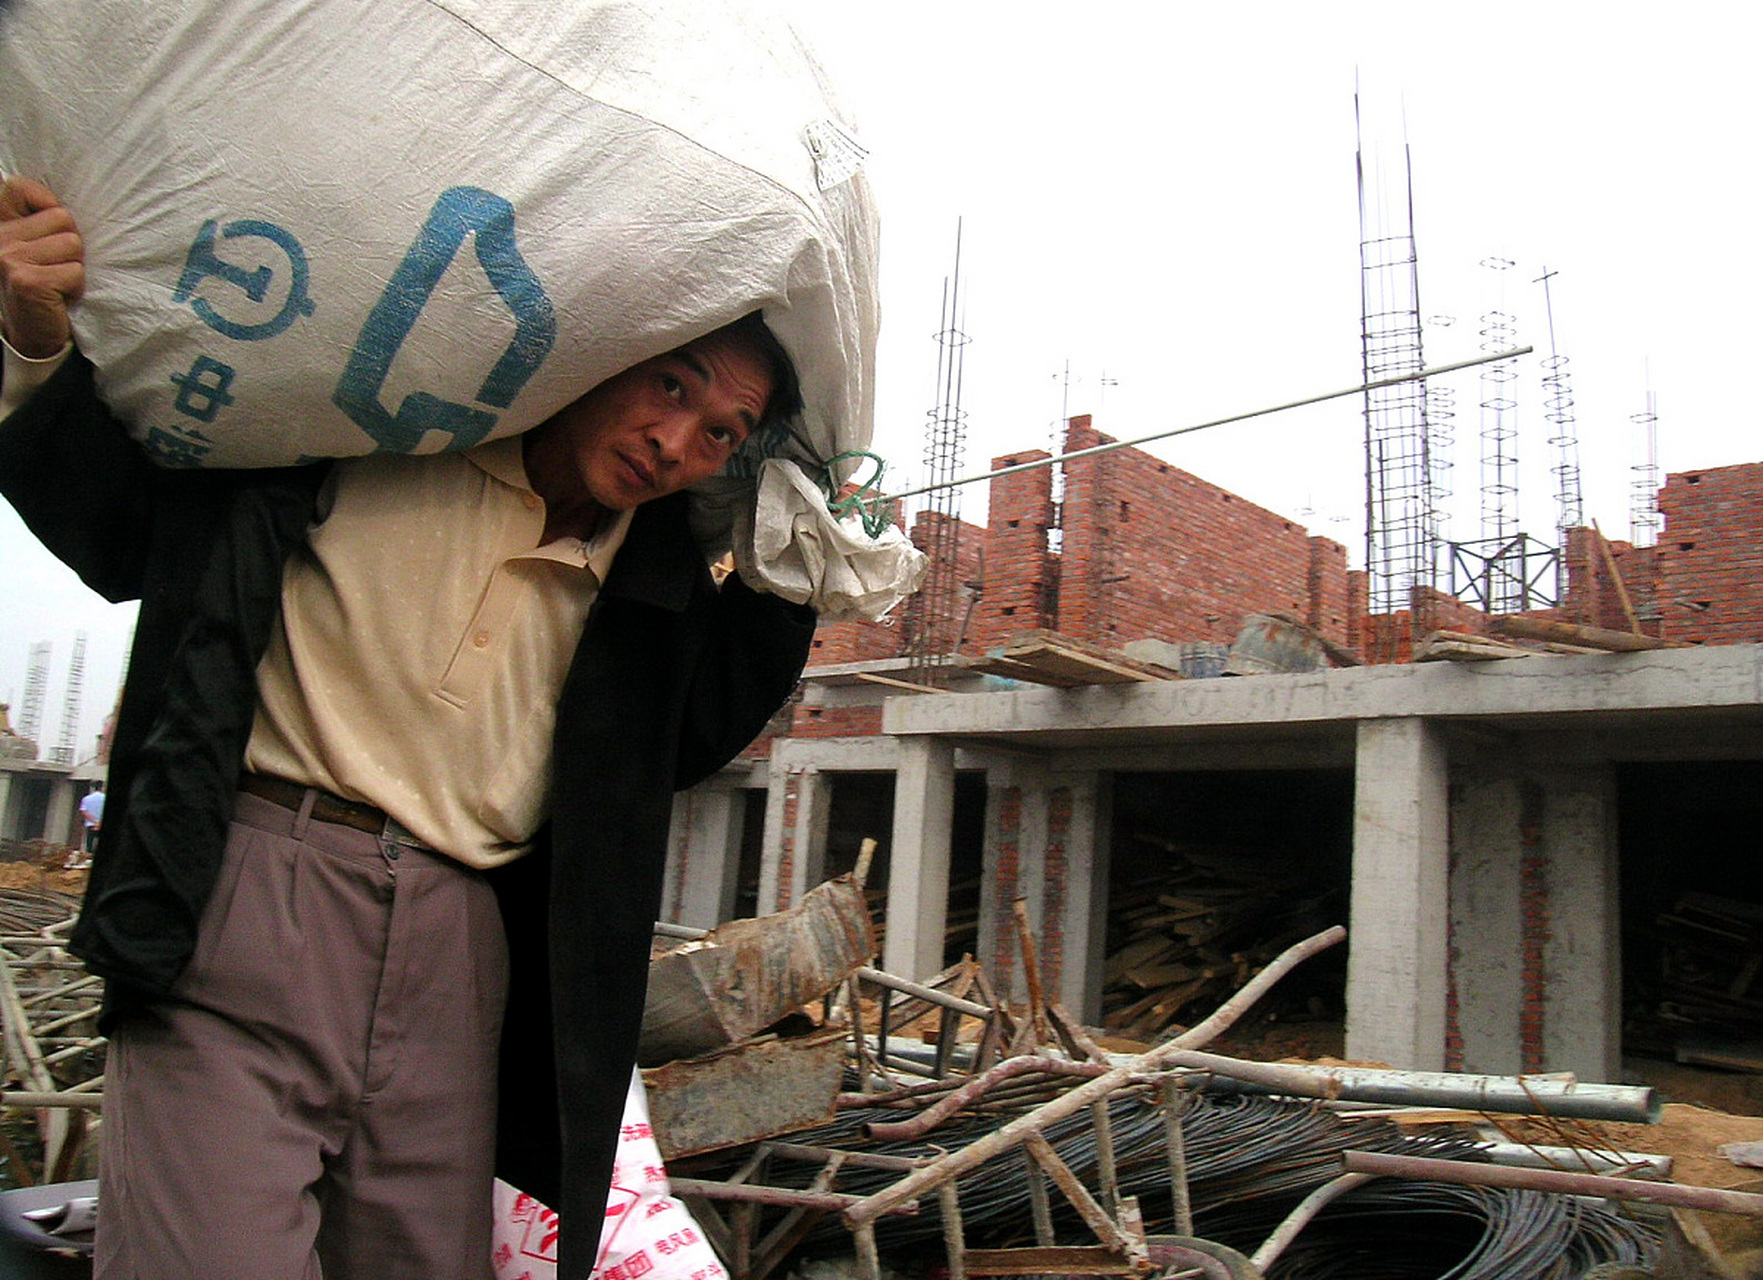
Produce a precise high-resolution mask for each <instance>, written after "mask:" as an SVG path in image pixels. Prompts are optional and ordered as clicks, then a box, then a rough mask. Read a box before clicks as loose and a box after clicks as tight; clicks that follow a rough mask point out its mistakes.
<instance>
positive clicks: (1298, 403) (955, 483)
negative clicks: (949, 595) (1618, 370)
mask: <svg viewBox="0 0 1763 1280" xmlns="http://www.w3.org/2000/svg"><path fill="white" fill-rule="evenodd" d="M1533 350H1535V348H1534V347H1514V348H1512V350H1510V351H1501V352H1499V353H1498V354H1495V355H1486V356H1477V357H1476V358H1475V359H1473V360H1459V361H1457V362H1456V363H1455V364H1441V365H1438V366H1437V367H1435V368H1432V369H1421V370H1418V371H1417V372H1414V373H1404V374H1399V375H1397V376H1395V377H1390V378H1379V379H1377V380H1376V381H1375V382H1365V383H1361V384H1360V385H1359V386H1356V387H1347V388H1345V389H1344V390H1341V391H1325V392H1323V393H1322V394H1321V395H1315V396H1305V397H1304V398H1303V399H1302V400H1288V401H1286V402H1285V403H1284V404H1276V405H1270V406H1269V407H1267V408H1265V409H1251V410H1249V411H1248V412H1247V413H1233V414H1231V415H1230V416H1229V417H1228V418H1214V419H1212V421H1210V422H1200V423H1196V424H1195V425H1193V426H1191V427H1173V428H1171V429H1170V430H1168V431H1153V432H1151V433H1150V434H1149V435H1143V436H1135V437H1134V438H1133V439H1131V440H1116V441H1110V442H1109V443H1108V444H1098V445H1092V446H1091V447H1089V448H1088V449H1077V450H1074V451H1073V452H1071V453H1062V454H1059V455H1058V456H1056V457H1052V458H1037V459H1035V460H1034V461H1033V462H1019V463H1017V464H1016V465H1015V466H1010V467H1000V468H999V469H998V470H996V471H986V472H982V473H981V474H979V475H973V476H966V477H963V478H962V479H960V480H945V481H942V482H941V483H939V484H927V485H921V486H920V487H919V488H917V489H907V490H904V491H903V492H900V493H890V494H883V495H881V500H882V501H886V502H896V501H898V500H900V499H901V498H916V497H918V496H919V495H920V494H925V493H934V492H936V491H937V490H939V489H958V488H960V487H961V486H962V485H965V484H978V483H979V482H980V481H981V480H994V479H996V478H998V477H999V476H1013V475H1015V474H1016V473H1017V472H1019V471H1033V470H1036V469H1037V468H1040V467H1052V466H1057V465H1059V464H1060V463H1063V462H1075V461H1076V460H1077V459H1079V458H1092V457H1094V456H1095V455H1097V454H1099V453H1109V452H1112V451H1113V450H1115V449H1133V448H1137V447H1138V446H1139V445H1141V444H1149V443H1150V442H1151V441H1153V440H1167V439H1170V438H1171V437H1173V436H1185V435H1191V434H1192V433H1193V432H1195V431H1205V430H1208V429H1209V428H1211V427H1222V426H1226V425H1228V424H1230V423H1232V422H1247V421H1248V420H1249V419H1250V418H1265V417H1267V416H1268V415H1269V414H1275V413H1283V412H1284V411H1285V410H1287V409H1302V408H1304V407H1306V406H1307V405H1313V404H1322V403H1323V402H1325V401H1328V400H1340V399H1343V398H1344V397H1346V396H1358V395H1364V394H1365V393H1366V392H1367V391H1376V390H1379V389H1380V388H1383V387H1394V386H1399V385H1401V384H1402V383H1404V382H1420V381H1422V380H1424V379H1426V378H1436V377H1438V376H1440V375H1441V374H1446V373H1456V372H1457V371H1458V370H1460V369H1471V368H1474V367H1475V366H1476V365H1479V364H1489V363H1492V362H1494V361H1497V360H1510V359H1512V358H1514V357H1516V356H1527V355H1529V354H1530V353H1531V352H1532V351H1533Z"/></svg>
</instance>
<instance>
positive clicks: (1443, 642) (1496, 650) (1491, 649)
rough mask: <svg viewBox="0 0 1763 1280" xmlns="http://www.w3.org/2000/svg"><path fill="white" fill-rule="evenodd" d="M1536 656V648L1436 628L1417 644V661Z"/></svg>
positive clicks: (1477, 660) (1476, 660)
mask: <svg viewBox="0 0 1763 1280" xmlns="http://www.w3.org/2000/svg"><path fill="white" fill-rule="evenodd" d="M1534 656H1536V650H1534V649H1525V648H1522V647H1520V646H1518V645H1515V644H1505V643H1503V642H1501V641H1499V640H1490V639H1487V638H1485V637H1482V636H1460V635H1456V634H1453V633H1452V632H1448V631H1435V632H1433V633H1432V634H1431V635H1429V636H1427V637H1426V639H1424V640H1422V641H1421V642H1420V643H1419V644H1417V645H1415V646H1414V661H1416V662H1488V661H1490V660H1494V659H1499V658H1529V657H1534Z"/></svg>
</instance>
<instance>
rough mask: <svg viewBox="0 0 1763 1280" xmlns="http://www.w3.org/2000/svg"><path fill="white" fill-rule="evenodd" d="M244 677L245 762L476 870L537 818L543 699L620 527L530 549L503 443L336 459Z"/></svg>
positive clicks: (511, 458) (518, 482)
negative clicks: (273, 617) (315, 519)
mask: <svg viewBox="0 0 1763 1280" xmlns="http://www.w3.org/2000/svg"><path fill="white" fill-rule="evenodd" d="M331 486H332V487H331V490H330V492H329V495H328V496H329V504H328V508H329V509H328V514H326V515H325V517H324V519H323V521H322V522H321V523H320V524H319V525H318V526H317V527H316V528H315V529H314V530H313V531H312V534H311V536H310V539H309V541H308V544H307V546H306V547H305V548H304V549H303V550H301V551H300V552H298V553H296V555H295V557H294V558H293V560H292V561H291V562H290V564H289V566H288V570H287V573H286V576H285V578H284V580H283V585H282V611H281V617H280V619H279V621H278V623H277V625H276V629H275V631H274V633H273V634H272V636H271V639H270V645H269V649H268V651H267V652H266V653H265V655H264V658H263V661H262V663H261V665H260V666H259V668H258V673H257V684H258V694H259V703H258V710H257V719H256V723H255V725H254V726H253V728H252V732H251V741H250V744H249V746H248V747H247V749H246V752H245V767H246V768H247V769H249V770H251V771H253V772H257V773H268V774H274V775H276V776H277V777H281V778H286V779H289V780H290V781H293V782H298V783H301V784H303V785H305V786H312V787H320V788H322V789H324V790H326V791H330V792H333V793H335V794H336V795H340V796H344V797H346V798H348V799H351V800H361V801H365V802H367V803H369V804H373V805H377V806H378V807H380V808H382V809H384V810H385V811H386V812H387V813H389V814H391V815H392V816H393V817H395V818H396V819H398V821H399V822H401V823H403V824H404V825H405V826H406V827H408V828H409V829H410V831H411V832H412V833H413V834H415V835H416V836H417V837H419V838H420V839H422V840H423V841H424V842H426V843H428V844H430V845H433V846H434V847H435V848H436V849H439V850H441V851H442V852H444V853H447V854H449V855H451V856H453V857H455V858H458V859H459V860H460V861H461V862H464V863H467V864H468V865H470V866H474V867H480V868H487V867H492V866H496V865H499V864H501V863H504V862H507V861H510V860H511V859H513V858H515V857H518V856H519V855H520V854H522V853H524V852H525V851H526V848H527V846H528V844H529V842H530V841H531V839H532V836H533V833H534V831H535V830H536V829H537V827H538V826H539V824H540V822H541V821H543V819H544V816H545V801H546V796H547V793H548V790H549V784H550V778H551V772H550V760H551V734H552V728H553V725H554V724H555V720H556V707H557V700H558V697H559V695H560V693H561V691H562V688H563V680H564V677H565V675H566V674H567V673H568V670H569V664H570V660H571V658H572V657H573V656H574V653H575V648H576V641H577V639H578V638H579V637H580V635H581V630H582V624H583V622H584V621H585V620H586V618H587V614H588V609H589V608H590V607H591V606H592V604H593V602H594V597H595V596H596V594H597V593H598V592H599V588H600V584H601V582H602V581H603V580H604V578H605V575H606V572H607V570H608V568H609V567H610V566H611V563H612V558H613V556H614V554H615V553H616V552H617V550H618V547H619V546H620V544H622V543H623V541H624V536H625V533H626V531H627V530H628V529H629V527H630V514H629V513H628V512H626V513H624V515H623V516H621V517H620V518H619V519H618V520H617V521H616V522H615V523H614V524H613V525H612V526H611V527H610V528H608V529H607V530H605V531H604V532H603V533H601V534H600V535H599V536H597V537H596V538H595V539H593V540H592V541H591V542H582V541H581V540H579V539H575V538H564V539H560V540H558V541H556V542H552V543H550V544H549V545H547V546H539V545H538V544H539V539H540V537H541V534H542V531H543V529H544V524H545V504H544V501H543V500H542V499H541V498H540V497H539V496H538V495H537V494H536V493H534V492H533V490H532V487H531V486H530V485H529V484H528V483H527V479H526V468H525V466H524V464H523V462H522V459H521V446H520V441H519V439H518V438H511V439H505V440H498V441H492V442H491V443H489V444H485V445H480V446H478V447H477V448H475V449H470V450H467V451H465V452H461V453H439V454H430V455H426V456H423V457H403V456H388V455H376V456H373V457H367V458H354V459H349V460H346V461H343V462H339V463H338V464H337V465H336V467H335V468H334V470H333V472H332V480H331Z"/></svg>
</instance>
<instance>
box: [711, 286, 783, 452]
mask: <svg viewBox="0 0 1763 1280" xmlns="http://www.w3.org/2000/svg"><path fill="white" fill-rule="evenodd" d="M719 332H722V333H726V334H729V335H731V336H733V337H737V338H740V339H742V340H743V341H745V342H749V343H751V344H752V345H753V347H754V348H755V349H756V350H757V351H758V352H759V355H760V358H761V359H763V360H764V361H765V363H766V364H767V365H768V366H769V367H770V370H771V396H770V398H769V399H767V400H766V402H765V412H764V414H762V415H761V416H760V419H759V430H764V429H765V428H768V427H778V426H781V425H782V424H783V423H784V422H786V421H787V420H788V419H790V418H793V417H795V416H796V415H797V414H798V413H800V412H802V383H801V380H800V379H799V378H797V377H796V366H795V363H794V362H793V361H792V360H791V359H790V353H789V352H787V351H785V350H784V344H783V343H781V342H779V341H778V340H777V335H776V334H774V333H773V332H772V331H771V329H770V327H769V326H767V325H766V323H765V318H764V316H763V315H761V314H760V313H759V312H757V311H749V312H748V313H747V314H746V315H744V316H742V317H741V318H740V319H739V320H736V321H735V322H734V323H732V324H728V325H724V326H723V327H722V329H721V330H720V331H719ZM754 434H755V435H757V434H758V431H755V432H754Z"/></svg>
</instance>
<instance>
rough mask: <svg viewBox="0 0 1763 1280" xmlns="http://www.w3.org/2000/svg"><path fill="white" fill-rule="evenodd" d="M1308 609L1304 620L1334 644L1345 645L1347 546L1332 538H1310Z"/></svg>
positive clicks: (1348, 609)
mask: <svg viewBox="0 0 1763 1280" xmlns="http://www.w3.org/2000/svg"><path fill="white" fill-rule="evenodd" d="M1309 590H1310V610H1309V612H1308V613H1306V614H1305V615H1304V621H1305V622H1306V623H1307V624H1309V626H1311V627H1312V628H1313V629H1315V630H1316V631H1318V632H1320V633H1321V634H1322V635H1325V636H1327V637H1328V638H1329V639H1330V640H1333V641H1334V642H1335V643H1336V644H1341V645H1344V644H1347V643H1349V640H1348V633H1349V626H1348V623H1349V620H1350V619H1351V618H1352V616H1353V611H1352V603H1351V598H1350V593H1349V591H1348V587H1347V549H1346V548H1345V547H1344V546H1342V545H1341V544H1340V543H1338V542H1336V541H1335V540H1334V539H1333V538H1320V537H1313V538H1311V539H1310V579H1309Z"/></svg>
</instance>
